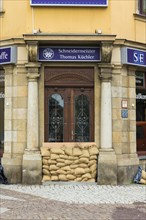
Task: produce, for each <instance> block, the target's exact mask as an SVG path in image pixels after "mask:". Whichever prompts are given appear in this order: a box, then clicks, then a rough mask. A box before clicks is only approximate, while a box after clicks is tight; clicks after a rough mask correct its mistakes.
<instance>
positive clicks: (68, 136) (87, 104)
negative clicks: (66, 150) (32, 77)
mask: <svg viewBox="0 0 146 220" xmlns="http://www.w3.org/2000/svg"><path fill="white" fill-rule="evenodd" d="M54 71H55V70H54ZM71 72H72V71H69V72H68V74H67V75H69V76H70V74H71ZM81 72H82V71H81ZM81 72H80V73H78V74H77V73H76V75H80V74H82V73H81ZM62 74H63V72H62V73H61V75H62ZM74 74H75V73H74ZM89 74H90V72H89ZM54 75H55V73H54ZM63 75H64V74H63ZM65 75H66V74H65ZM67 75H66V77H65V78H64V80H65V81H64V80H63V79H61V81H62V80H63V82H62V83H61V82H60V80H59V82H58V83H57V82H55V81H54V82H53V86H51V84H52V83H51V81H50V84H49V86H48V85H46V87H45V141H46V142H90V141H93V140H94V136H93V133H94V102H93V100H94V99H93V96H94V94H93V86H91V85H87V84H86V83H84V81H82V83H81V82H80V83H81V85H79V82H76V83H75V76H74V77H73V78H72V79H71V78H70V77H69V80H68V79H67ZM55 78H56V77H55ZM57 79H58V77H57ZM67 81H68V82H69V83H68V84H69V86H68V85H67ZM73 81H74V82H73ZM47 82H48V81H47ZM54 83H56V84H57V85H55V84H54ZM63 83H64V85H63ZM46 84H48V83H46Z"/></svg>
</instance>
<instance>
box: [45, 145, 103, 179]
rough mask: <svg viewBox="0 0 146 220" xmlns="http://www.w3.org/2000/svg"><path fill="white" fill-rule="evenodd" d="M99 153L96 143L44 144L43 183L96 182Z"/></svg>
mask: <svg viewBox="0 0 146 220" xmlns="http://www.w3.org/2000/svg"><path fill="white" fill-rule="evenodd" d="M98 153H99V151H98V148H97V146H96V145H95V143H81V144H77V143H44V144H43V146H42V147H41V154H42V163H43V164H42V168H43V169H42V173H43V179H42V182H45V181H78V182H82V181H88V182H95V181H96V176H97V158H98Z"/></svg>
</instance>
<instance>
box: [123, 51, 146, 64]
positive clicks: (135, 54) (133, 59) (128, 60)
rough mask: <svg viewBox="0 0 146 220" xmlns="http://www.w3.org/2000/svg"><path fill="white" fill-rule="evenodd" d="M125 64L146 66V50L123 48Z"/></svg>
mask: <svg viewBox="0 0 146 220" xmlns="http://www.w3.org/2000/svg"><path fill="white" fill-rule="evenodd" d="M121 57H122V63H123V64H130V65H136V66H144V67H146V51H144V50H137V49H134V48H129V47H124V48H122V50H121Z"/></svg>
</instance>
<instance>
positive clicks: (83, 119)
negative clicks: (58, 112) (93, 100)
mask: <svg viewBox="0 0 146 220" xmlns="http://www.w3.org/2000/svg"><path fill="white" fill-rule="evenodd" d="M89 137H90V135H89V101H88V98H87V96H85V95H79V96H78V97H77V98H76V99H75V141H78V142H88V141H89Z"/></svg>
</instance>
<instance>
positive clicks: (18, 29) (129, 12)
mask: <svg viewBox="0 0 146 220" xmlns="http://www.w3.org/2000/svg"><path fill="white" fill-rule="evenodd" d="M135 7H136V6H135V1H121V0H109V5H108V7H107V8H99V7H98V8H89V7H31V6H30V0H13V1H12V0H3V8H4V10H5V13H4V15H3V16H1V17H0V26H1V27H0V30H1V33H0V38H1V39H8V38H13V37H22V35H23V34H31V33H32V32H33V29H36V30H37V29H40V30H41V31H42V32H43V33H57V34H86V33H87V34H94V33H95V29H102V33H103V34H116V35H117V38H125V39H128V40H136V41H141V42H146V37H145V32H144V25H145V24H146V22H141V21H139V23H140V24H139V25H137V21H136V20H135V19H134V16H133V14H134V13H135V11H136V8H135ZM141 23H144V24H141ZM142 36H144V37H142Z"/></svg>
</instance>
